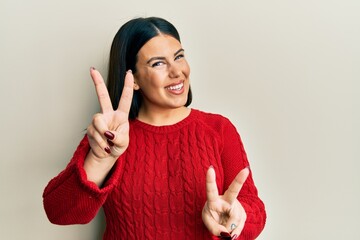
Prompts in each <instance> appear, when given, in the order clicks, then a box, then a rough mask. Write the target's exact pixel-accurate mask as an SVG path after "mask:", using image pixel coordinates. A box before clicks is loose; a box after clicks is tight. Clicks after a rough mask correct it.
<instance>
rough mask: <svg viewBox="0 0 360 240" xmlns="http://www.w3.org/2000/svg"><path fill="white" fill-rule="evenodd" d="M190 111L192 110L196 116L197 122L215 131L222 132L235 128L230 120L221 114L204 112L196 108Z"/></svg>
mask: <svg viewBox="0 0 360 240" xmlns="http://www.w3.org/2000/svg"><path fill="white" fill-rule="evenodd" d="M192 111H193V112H194V114H193V115H194V116H195V117H196V119H197V122H198V124H201V125H203V126H204V127H208V128H210V129H212V130H214V131H215V132H217V133H223V132H224V131H227V130H229V129H233V130H235V126H234V125H233V124H232V123H231V121H230V120H229V119H228V118H227V117H225V116H223V115H221V114H217V113H209V112H204V111H201V110H197V109H192Z"/></svg>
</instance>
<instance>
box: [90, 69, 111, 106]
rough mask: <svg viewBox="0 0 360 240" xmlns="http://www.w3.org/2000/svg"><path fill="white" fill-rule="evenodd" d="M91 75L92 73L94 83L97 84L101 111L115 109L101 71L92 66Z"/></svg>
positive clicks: (96, 88)
mask: <svg viewBox="0 0 360 240" xmlns="http://www.w3.org/2000/svg"><path fill="white" fill-rule="evenodd" d="M90 75H91V78H92V80H93V82H94V85H95V90H96V94H97V96H98V99H99V103H100V107H101V112H102V113H106V112H110V111H113V107H112V104H111V100H110V96H109V92H108V90H107V88H106V85H105V82H104V79H103V78H102V76H101V74H100V73H99V71H98V70H96V69H95V68H93V67H91V68H90Z"/></svg>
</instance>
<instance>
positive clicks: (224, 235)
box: [220, 232, 231, 237]
mask: <svg viewBox="0 0 360 240" xmlns="http://www.w3.org/2000/svg"><path fill="white" fill-rule="evenodd" d="M220 236H221V237H231V235H230V233H228V232H221V233H220Z"/></svg>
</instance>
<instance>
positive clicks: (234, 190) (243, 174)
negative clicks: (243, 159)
mask: <svg viewBox="0 0 360 240" xmlns="http://www.w3.org/2000/svg"><path fill="white" fill-rule="evenodd" d="M249 173H250V170H249V168H248V167H246V168H244V169H243V170H241V171H240V172H239V173H238V174H237V175H236V177H235V179H234V180H233V181H232V183H231V184H230V186H229V188H228V189H227V190H226V192H225V193H224V198H225V200H226V201H227V202H228V203H230V204H232V203H233V202H234V200H235V199H236V198H237V196H238V195H239V192H240V190H241V188H242V186H243V184H244V183H245V181H246V179H247V177H248V176H249Z"/></svg>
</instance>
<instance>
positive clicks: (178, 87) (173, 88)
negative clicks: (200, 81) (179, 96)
mask: <svg viewBox="0 0 360 240" xmlns="http://www.w3.org/2000/svg"><path fill="white" fill-rule="evenodd" d="M183 86H184V83H180V84H178V85H175V86H170V87H167V89H170V90H175V91H178V90H180V89H182V88H183Z"/></svg>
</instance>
